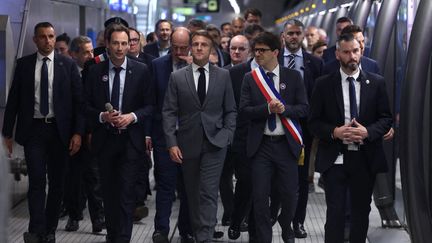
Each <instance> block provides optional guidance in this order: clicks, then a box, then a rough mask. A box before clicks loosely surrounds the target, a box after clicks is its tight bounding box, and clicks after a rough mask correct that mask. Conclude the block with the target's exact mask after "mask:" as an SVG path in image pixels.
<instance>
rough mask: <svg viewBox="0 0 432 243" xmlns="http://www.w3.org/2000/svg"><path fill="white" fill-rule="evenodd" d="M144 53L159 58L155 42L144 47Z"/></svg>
mask: <svg viewBox="0 0 432 243" xmlns="http://www.w3.org/2000/svg"><path fill="white" fill-rule="evenodd" d="M144 53H147V54H149V55H151V56H154V57H159V47H158V42H157V41H155V42H153V43H150V44H148V45H146V46H145V47H144Z"/></svg>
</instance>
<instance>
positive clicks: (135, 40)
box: [130, 38, 139, 43]
mask: <svg viewBox="0 0 432 243" xmlns="http://www.w3.org/2000/svg"><path fill="white" fill-rule="evenodd" d="M138 41H139V39H138V38H132V39H130V42H133V43H137V42H138Z"/></svg>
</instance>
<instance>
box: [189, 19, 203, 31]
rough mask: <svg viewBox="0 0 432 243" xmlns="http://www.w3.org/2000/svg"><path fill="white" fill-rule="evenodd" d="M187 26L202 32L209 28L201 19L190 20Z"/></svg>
mask: <svg viewBox="0 0 432 243" xmlns="http://www.w3.org/2000/svg"><path fill="white" fill-rule="evenodd" d="M187 25H188V26H193V27H197V28H199V29H202V30H205V29H206V26H207V24H206V23H205V22H204V21H202V20H201V19H195V18H194V19H191V20H189V22H188V24H187Z"/></svg>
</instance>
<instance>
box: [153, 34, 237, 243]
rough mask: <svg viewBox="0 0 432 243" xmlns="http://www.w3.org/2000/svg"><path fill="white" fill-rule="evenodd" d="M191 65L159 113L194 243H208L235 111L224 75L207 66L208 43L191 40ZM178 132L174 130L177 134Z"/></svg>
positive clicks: (176, 76)
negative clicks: (180, 173)
mask: <svg viewBox="0 0 432 243" xmlns="http://www.w3.org/2000/svg"><path fill="white" fill-rule="evenodd" d="M191 43H192V51H191V52H192V57H193V63H192V64H191V65H188V66H187V67H185V68H182V69H180V70H178V71H176V72H173V73H172V74H171V77H170V81H169V83H168V88H167V91H166V95H165V100H164V103H163V108H162V116H163V129H164V132H165V138H166V143H167V147H168V148H169V153H170V157H171V159H172V160H173V161H175V162H177V163H181V164H182V170H183V175H184V177H183V178H184V183H185V188H186V194H187V200H188V203H189V208H191V209H193V210H190V211H189V214H190V219H191V224H192V228H193V231H194V234H195V238H196V241H197V242H211V239H212V238H213V231H214V227H215V225H216V211H217V197H218V188H219V178H220V175H221V172H222V167H223V161H224V159H225V155H226V149H227V146H228V144H230V143H231V142H232V139H233V138H232V137H233V133H234V129H235V119H236V105H235V101H234V95H233V90H232V86H231V79H230V77H229V73H228V71H227V70H224V69H221V68H219V67H216V66H214V65H210V64H209V57H210V53H211V49H212V48H213V45H214V44H213V41H212V38H211V36H210V35H209V34H208V33H207V31H205V30H198V31H196V32H194V33H193V34H192V37H191ZM177 128H178V129H177Z"/></svg>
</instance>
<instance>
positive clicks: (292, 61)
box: [287, 54, 296, 69]
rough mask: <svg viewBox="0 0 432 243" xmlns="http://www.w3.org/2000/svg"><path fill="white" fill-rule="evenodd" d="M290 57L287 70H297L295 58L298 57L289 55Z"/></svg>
mask: <svg viewBox="0 0 432 243" xmlns="http://www.w3.org/2000/svg"><path fill="white" fill-rule="evenodd" d="M288 57H289V62H288V65H287V68H289V69H295V65H296V63H295V57H296V55H295V54H289V55H288Z"/></svg>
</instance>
